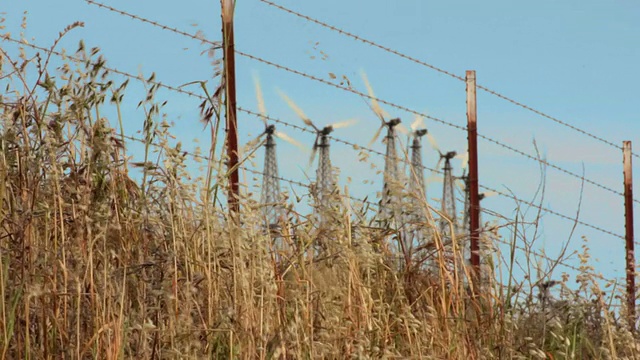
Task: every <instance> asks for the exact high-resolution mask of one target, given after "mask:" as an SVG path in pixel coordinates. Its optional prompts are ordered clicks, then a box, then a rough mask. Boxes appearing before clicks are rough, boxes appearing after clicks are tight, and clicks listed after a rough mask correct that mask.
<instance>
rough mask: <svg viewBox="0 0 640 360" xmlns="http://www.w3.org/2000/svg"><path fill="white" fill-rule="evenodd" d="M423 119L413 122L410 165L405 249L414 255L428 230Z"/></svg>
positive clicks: (425, 132) (425, 130)
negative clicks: (423, 153)
mask: <svg viewBox="0 0 640 360" xmlns="http://www.w3.org/2000/svg"><path fill="white" fill-rule="evenodd" d="M422 125H423V120H422V118H421V117H417V118H416V120H415V121H414V122H413V123H412V124H411V137H412V138H413V139H412V140H411V163H410V167H409V191H410V195H409V202H410V208H409V209H408V213H407V216H406V217H407V221H406V223H407V226H408V229H407V231H406V233H405V234H404V249H405V253H406V254H407V255H409V256H411V255H412V252H413V248H414V247H415V246H416V245H419V244H421V243H424V240H425V232H426V227H427V224H426V219H427V216H426V211H427V209H426V206H425V203H426V191H425V182H424V167H423V164H422V137H424V136H425V135H426V134H427V129H424V128H421V129H418V127H422Z"/></svg>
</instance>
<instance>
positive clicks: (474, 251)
mask: <svg viewBox="0 0 640 360" xmlns="http://www.w3.org/2000/svg"><path fill="white" fill-rule="evenodd" d="M466 75H467V76H466V82H467V132H468V140H469V144H468V149H469V200H470V204H469V205H470V206H469V212H470V214H469V222H470V224H469V225H470V226H469V229H470V232H471V234H470V244H469V245H470V250H471V259H470V260H471V266H472V267H473V271H474V276H475V279H474V280H475V281H476V284H475V286H474V289H478V288H479V286H478V285H479V283H478V282H479V281H480V195H479V191H478V129H477V117H476V116H477V113H476V72H475V70H467V74H466ZM476 291H477V290H476Z"/></svg>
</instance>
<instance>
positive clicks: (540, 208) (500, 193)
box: [3, 36, 625, 239]
mask: <svg viewBox="0 0 640 360" xmlns="http://www.w3.org/2000/svg"><path fill="white" fill-rule="evenodd" d="M3 39H4V40H7V41H12V42H15V43H18V44H21V45H25V46H28V47H31V48H34V49H37V50H41V51H45V52H51V53H52V54H55V55H58V56H61V57H63V58H64V57H66V58H68V59H70V60H72V61H75V62H81V63H82V62H84V61H86V60H82V59H79V58H77V57H74V56H70V55H66V54H62V53H61V52H58V51H55V50H51V49H47V48H44V47H41V46H37V45H34V44H28V43H24V42H22V41H19V40H16V39H13V38H11V37H8V36H5V37H4V38H3ZM102 67H103V68H104V69H105V70H107V71H111V72H113V73H116V74H119V75H122V76H126V77H129V78H132V79H135V80H138V81H146V82H150V83H152V84H155V85H157V86H159V87H164V88H166V89H168V90H170V91H175V92H179V93H183V94H185V95H189V96H193V97H196V98H198V99H201V100H204V99H206V97H204V96H202V95H199V94H196V93H193V92H190V91H187V90H184V89H181V88H178V87H175V86H171V85H167V84H164V83H162V82H160V81H157V80H151V81H149V79H145V78H143V77H142V76H137V75H133V74H130V73H127V72H124V71H121V70H117V69H114V68H110V67H108V66H104V65H103V66H102ZM238 110H240V111H242V112H245V113H247V114H250V115H253V116H257V117H260V116H263V115H261V114H258V113H257V112H254V111H251V110H247V109H244V108H242V107H238ZM266 119H268V120H271V121H274V122H277V123H280V124H285V125H286V126H290V127H292V128H295V129H298V130H301V131H305V132H308V133H312V134H313V133H315V132H313V131H311V130H310V129H307V128H305V127H302V126H298V125H295V124H291V123H288V122H286V121H283V120H280V119H277V118H274V117H270V116H266ZM331 139H332V140H335V141H336V142H339V143H342V144H344V145H348V146H351V147H353V148H358V149H362V150H365V151H368V152H370V153H373V154H377V155H380V156H386V155H385V154H384V153H382V152H379V151H376V150H373V149H370V148H367V147H364V146H360V145H358V144H355V143H352V142H349V141H346V140H342V139H339V138H337V137H335V136H333V137H331ZM401 161H403V162H406V161H407V160H406V159H401ZM422 168H423V169H426V170H431V171H433V172H437V173H442V171H440V170H436V169H431V168H429V167H426V166H424V165H423V166H422ZM479 186H480V188H481V189H484V190H487V191H491V192H495V193H496V194H498V195H500V196H503V197H506V198H509V199H512V200H515V201H516V202H520V203H524V204H527V205H529V206H532V207H535V208H537V209H539V210H541V211H545V212H547V213H549V214H552V215H555V216H558V217H560V218H563V219H565V220H569V221H571V222H576V223H578V224H580V225H583V226H585V227H588V228H591V229H594V230H597V231H599V232H601V233H604V234H607V235H611V236H614V237H617V238H620V239H625V237H624V236H622V235H619V234H616V233H614V232H612V231H609V230H606V229H604V228H601V227H599V226H595V225H592V224H590V223H586V222H584V221H581V220H578V219H576V218H573V217H570V216H567V215H564V214H562V213H559V212H556V211H554V210H551V209H548V208H545V207H543V206H541V205H537V204H535V203H533V202H530V201H527V200H523V199H520V198H518V197H516V196H515V195H511V194H507V193H504V192H502V191H498V190H496V189H493V188H491V187H488V186H485V185H481V184H480V185H479Z"/></svg>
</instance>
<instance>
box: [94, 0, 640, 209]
mask: <svg viewBox="0 0 640 360" xmlns="http://www.w3.org/2000/svg"><path fill="white" fill-rule="evenodd" d="M85 1H86V2H88V3H90V4H94V5H96V6H99V7H102V8H105V9H108V10H110V11H113V12H115V13H118V14H121V15H125V16H128V17H130V18H132V19H134V20H138V21H143V22H145V23H148V24H151V25H153V26H157V27H160V28H161V29H163V30H169V31H172V32H175V33H177V34H180V35H184V36H188V37H190V38H193V39H196V40H202V38H200V37H197V36H196V35H193V34H188V33H185V32H183V31H180V30H178V29H175V28H171V27H169V26H166V25H163V24H160V23H158V22H156V21H153V20H149V19H146V18H143V17H141V16H138V15H135V14H131V13H128V12H126V11H123V10H119V9H115V8H113V7H111V6H108V5H104V4H101V3H98V2H96V1H93V0H85ZM259 1H262V2H264V3H267V4H269V5H272V6H275V7H277V8H280V9H281V10H284V11H287V12H291V13H292V14H294V15H296V16H300V17H303V18H307V20H309V21H312V22H315V23H318V24H319V25H322V26H324V27H328V28H332V29H333V30H335V31H339V32H341V33H344V34H345V35H348V36H351V37H354V38H356V39H358V40H360V41H363V42H365V43H367V44H370V45H373V46H376V47H380V48H382V49H385V51H390V52H392V53H394V54H396V55H398V56H401V57H404V58H407V59H410V60H411V61H417V62H418V63H420V64H422V65H424V66H427V67H430V68H432V69H434V70H437V71H440V72H442V73H444V74H447V75H449V76H452V77H454V78H457V79H459V80H463V81H464V80H465V79H464V78H463V77H461V76H458V75H455V74H453V73H450V72H447V71H445V70H442V69H440V68H437V67H435V66H433V65H430V64H427V63H424V62H421V61H420V60H418V59H414V58H412V57H409V56H407V55H404V54H402V53H399V52H397V51H395V50H392V49H389V48H386V47H384V46H381V45H378V44H375V43H373V42H372V41H369V40H365V39H362V38H360V37H358V36H357V35H354V34H351V33H348V32H346V31H343V30H340V29H338V28H335V27H333V26H331V25H328V24H325V23H323V22H320V21H319V20H315V19H313V18H310V17H307V16H306V15H302V14H299V13H297V12H295V11H293V10H290V9H287V8H285V7H282V6H280V5H277V4H275V3H273V2H270V1H268V0H259ZM206 42H208V43H210V44H217V43H214V42H211V41H206ZM236 53H237V54H238V55H241V56H244V57H247V58H249V59H252V60H255V61H258V62H261V63H264V64H267V65H270V66H273V67H275V68H277V69H280V70H284V71H287V72H291V73H293V74H296V75H299V76H302V77H305V78H308V79H311V80H314V81H317V82H320V83H323V84H325V85H329V86H333V87H335V88H338V89H341V90H344V91H348V92H351V93H354V94H356V95H359V96H362V97H366V98H369V99H371V100H377V101H378V102H380V103H383V104H385V105H388V106H391V107H394V108H396V109H399V110H402V111H406V112H408V113H412V114H414V115H418V116H422V117H424V118H427V119H430V120H432V121H435V122H438V123H441V124H443V125H447V126H450V127H453V128H455V129H458V130H462V131H464V130H466V127H464V126H460V125H456V124H453V123H451V122H449V121H446V120H443V119H439V118H436V117H433V116H430V115H427V114H425V113H422V112H419V111H415V110H412V109H409V108H407V107H405V106H402V105H398V104H395V103H393V102H389V101H386V100H384V99H380V98H376V97H372V96H370V95H369V94H365V93H362V92H360V91H357V90H355V89H353V88H351V87H347V86H342V85H338V84H334V83H332V82H330V81H327V80H324V79H321V78H319V77H316V76H313V75H310V74H307V73H304V72H301V71H298V70H295V69H292V68H289V67H286V66H283V65H280V64H277V63H274V62H271V61H268V60H266V59H263V58H261V57H258V56H254V55H251V54H248V53H245V52H242V51H239V50H236ZM477 87H478V88H480V89H483V90H485V91H488V92H491V93H493V94H495V95H497V96H500V97H503V98H504V99H506V100H509V101H512V102H514V103H517V102H515V101H513V100H511V99H509V98H507V97H505V96H503V95H500V94H498V93H496V92H494V91H492V90H490V89H487V88H485V87H483V86H480V85H477ZM518 104H519V103H518ZM521 106H525V107H526V105H521ZM526 108H528V109H530V110H532V111H534V112H535V111H537V110H534V109H532V108H529V107H526ZM541 114H542V113H541ZM543 115H544V114H543ZM569 126H570V125H569ZM585 133H586V132H585ZM477 135H478V137H479V138H481V139H484V140H487V141H488V142H491V143H493V144H495V145H497V146H500V147H502V148H504V149H507V150H509V151H511V152H514V153H516V154H518V155H520V156H524V157H526V158H528V159H530V160H533V161H537V162H539V163H541V164H543V165H545V166H548V167H550V168H552V169H555V170H557V171H560V172H562V173H564V174H566V175H569V176H571V177H574V178H576V179H579V180H581V181H584V182H585V183H587V184H590V185H593V186H595V187H597V188H600V189H602V190H605V191H607V192H610V193H612V194H615V195H618V196H624V193H622V192H621V191H618V190H615V189H612V188H610V187H608V186H606V185H603V184H601V183H598V182H596V181H594V180H591V179H590V178H587V177H584V176H582V175H579V174H576V173H574V172H572V171H569V170H567V169H564V168H562V167H560V166H557V165H555V164H552V163H550V162H549V161H547V160H543V159H541V158H539V157H537V156H533V155H531V154H528V153H526V152H524V151H522V150H519V149H516V148H515V147H513V146H511V145H507V144H505V143H503V142H501V141H499V140H496V139H493V138H491V137H489V136H486V135H483V134H480V133H478V134H477ZM603 141H606V140H603ZM609 144H611V145H613V146H616V145H615V144H613V143H609ZM616 147H617V148H620V149H621V147H620V146H616ZM634 155H635V154H634ZM633 201H634V202H635V203H638V204H640V200H638V199H633Z"/></svg>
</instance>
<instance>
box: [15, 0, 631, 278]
mask: <svg viewBox="0 0 640 360" xmlns="http://www.w3.org/2000/svg"><path fill="white" fill-rule="evenodd" d="M85 1H86V2H87V3H89V4H92V5H96V6H99V7H101V8H105V9H107V10H109V11H112V12H115V13H117V14H120V15H123V16H127V17H129V18H131V19H133V20H137V21H142V22H144V23H147V24H150V25H152V26H155V27H158V28H160V29H162V30H165V31H170V32H173V33H176V34H179V35H182V36H185V37H189V38H191V39H193V40H197V41H200V42H203V43H205V44H208V45H210V46H212V47H219V46H220V42H215V41H210V40H207V39H206V38H204V37H202V36H198V35H196V34H190V33H188V32H184V31H182V30H179V29H177V28H173V27H169V26H166V25H163V24H160V23H158V22H155V21H152V20H149V19H146V18H144V17H141V16H138V15H134V14H130V13H127V12H125V11H122V10H119V9H116V8H113V7H111V6H108V5H105V4H101V3H98V2H95V1H93V0H85ZM258 1H260V2H263V3H265V4H267V5H269V6H272V7H274V8H277V9H279V10H282V11H286V12H287V13H291V14H293V15H295V16H298V17H300V18H303V19H305V20H307V21H311V22H313V23H316V24H318V25H321V26H323V27H325V28H328V29H330V30H332V31H336V32H338V33H340V34H343V35H346V36H349V37H351V38H353V39H355V40H358V41H361V42H363V43H365V44H368V45H371V46H374V47H377V48H380V49H382V50H384V51H387V52H389V53H392V54H394V55H396V56H399V57H401V58H404V59H406V60H410V61H412V62H414V63H417V64H420V65H422V66H425V67H428V68H431V69H433V70H436V71H438V72H440V73H443V74H445V75H448V76H450V77H453V78H455V79H458V80H462V81H464V77H461V76H458V75H455V74H453V73H450V72H448V71H446V70H443V69H440V68H439V67H436V66H434V65H431V64H428V63H426V62H423V61H421V60H418V59H415V58H412V57H410V56H408V55H405V54H402V53H400V52H398V51H396V50H393V49H391V48H387V47H384V46H382V45H379V44H377V43H375V42H373V41H370V40H366V39H364V38H361V37H359V36H357V35H354V34H352V33H349V32H346V31H344V30H341V29H339V28H337V27H334V26H332V25H329V24H326V23H324V22H321V21H319V20H316V19H313V18H311V17H308V16H306V15H303V14H301V13H297V12H295V11H293V10H290V9H288V8H285V7H283V6H281V5H278V4H276V3H273V2H270V1H268V0H258ZM3 40H5V41H10V42H14V43H17V44H20V45H21V46H28V47H30V48H33V49H35V50H39V51H45V52H49V53H52V54H54V55H58V56H60V57H63V58H65V57H66V58H67V59H70V60H71V61H74V62H84V61H85V60H82V59H79V58H76V57H73V56H70V55H68V54H63V53H62V52H58V51H53V50H51V49H47V48H45V47H41V46H37V45H34V44H30V43H25V42H23V41H20V40H17V39H14V38H11V37H9V36H6V37H4V39H3ZM236 53H237V54H238V55H240V56H243V57H245V58H247V59H250V60H253V61H256V62H260V63H262V64H265V65H268V66H271V67H274V68H276V69H278V70H281V71H285V72H288V73H292V74H295V75H298V76H300V77H303V78H305V79H308V80H311V81H314V82H318V83H322V84H324V85H327V86H331V87H333V88H336V89H339V90H342V91H346V92H349V93H352V94H355V95H358V96H359V97H362V98H367V99H370V100H377V101H378V102H380V103H382V104H385V105H388V106H391V107H393V108H396V109H398V110H401V111H405V112H407V113H411V114H414V115H418V116H422V117H424V118H427V119H430V120H432V121H435V122H438V123H440V124H443V125H446V126H449V127H452V128H455V129H458V130H463V131H464V130H466V127H464V126H460V125H457V124H454V123H451V122H449V121H446V120H444V119H441V118H437V117H433V116H430V115H427V114H424V113H422V112H419V111H415V110H412V109H410V108H407V107H405V106H403V105H400V104H397V103H394V102H391V101H387V100H384V99H380V98H376V97H372V96H370V95H368V94H366V93H363V92H360V91H358V90H356V89H353V88H352V87H348V86H342V85H338V84H334V83H332V82H329V81H326V80H324V79H321V78H319V77H316V76H314V75H311V74H308V73H305V72H302V71H298V70H295V69H293V68H291V67H287V66H284V65H281V64H278V63H275V62H272V61H269V60H266V59H264V58H262V57H259V56H256V55H253V54H250V53H247V52H244V51H239V50H237V51H236ZM105 69H107V70H109V71H110V72H112V73H114V74H118V75H121V76H125V77H127V78H130V79H134V80H138V81H143V82H150V83H153V84H155V85H157V86H160V87H163V88H165V89H167V90H169V91H172V92H176V93H181V94H184V95H187V96H190V97H194V98H198V99H200V100H206V97H205V96H203V95H200V94H197V93H195V92H192V91H188V90H185V89H183V88H181V87H177V86H172V85H167V84H164V83H162V82H160V81H156V80H151V81H150V80H149V79H146V78H144V77H142V76H141V75H133V74H131V73H128V72H125V71H121V70H119V69H116V68H110V67H106V66H105ZM478 88H480V89H482V90H484V91H486V92H488V93H491V94H492V95H495V96H497V97H499V98H501V99H503V100H506V101H509V102H511V103H513V104H515V105H517V106H520V107H522V108H524V109H526V110H528V111H531V112H533V113H536V114H538V115H540V116H542V117H544V118H547V119H549V120H552V121H554V122H556V123H559V124H561V125H563V126H566V127H568V128H570V129H572V130H574V131H577V132H579V133H581V134H582V135H585V136H588V137H590V138H593V139H595V140H597V141H600V142H602V143H605V144H607V145H609V146H613V147H615V148H618V149H620V148H621V147H620V146H618V145H615V144H614V143H613V142H610V141H608V140H606V139H604V138H602V137H599V136H597V135H595V134H592V133H589V132H587V131H586V130H583V129H580V128H577V127H575V126H573V125H571V124H569V123H567V122H564V121H562V120H559V119H556V118H554V117H552V116H550V115H547V114H545V113H543V112H541V111H539V110H536V109H534V108H532V107H530V106H528V105H525V104H523V103H520V102H517V101H515V100H512V99H510V98H508V97H506V96H505V95H502V94H500V93H498V92H495V91H493V90H491V89H488V88H486V87H484V86H481V85H478ZM238 110H239V111H241V112H243V113H245V114H247V115H250V116H251V117H254V118H255V119H256V120H258V118H259V117H260V116H263V115H261V114H259V113H258V112H255V111H253V110H250V109H246V108H244V107H239V108H238ZM266 118H267V119H268V120H270V121H274V122H276V123H279V124H281V125H283V126H287V127H290V128H292V129H295V130H296V131H303V132H307V133H313V131H311V130H309V129H307V128H305V127H302V126H299V125H296V124H292V123H289V122H286V121H284V120H281V119H278V118H275V117H271V116H268V117H266ZM125 137H126V138H127V139H128V140H130V141H133V142H143V143H144V142H145V140H144V139H139V138H135V137H132V136H125ZM479 137H480V138H482V139H484V140H486V141H488V142H490V143H493V144H495V145H497V146H500V147H502V148H504V149H506V150H508V151H510V152H513V153H515V154H518V155H520V156H523V157H525V158H528V159H530V160H533V161H536V162H538V163H540V164H542V165H543V166H547V167H549V168H552V169H555V170H557V171H559V172H561V173H563V174H565V175H568V176H571V177H573V178H575V179H578V180H580V181H583V182H584V183H587V184H590V185H593V186H595V187H597V188H600V189H603V190H605V191H607V192H609V193H612V194H615V195H619V196H624V194H623V193H622V192H620V191H617V190H615V189H612V188H610V187H607V186H606V185H603V184H601V183H598V182H596V181H594V180H591V179H589V178H586V177H584V176H582V175H579V174H576V173H574V172H571V171H570V170H567V169H564V168H562V167H560V166H558V165H555V164H552V163H550V162H548V161H546V160H544V159H541V158H539V157H537V156H534V155H531V154H528V153H526V152H524V151H522V150H519V149H516V148H515V147H513V146H511V145H508V144H506V143H504V142H502V141H500V140H498V139H494V138H492V137H489V136H485V135H481V134H479ZM330 138H331V139H332V140H333V141H335V142H337V143H341V144H342V145H345V146H350V147H352V148H353V149H356V150H364V151H367V152H369V153H371V154H375V155H377V156H382V157H384V156H385V154H384V153H382V152H379V151H376V150H373V149H370V148H368V147H366V146H362V145H359V144H356V143H354V142H350V141H348V140H344V139H342V138H339V137H337V136H335V135H334V136H331V137H330ZM153 145H154V146H155V145H157V144H153ZM185 153H186V154H188V155H189V156H192V157H196V156H197V157H200V158H202V159H203V160H207V159H208V158H207V157H203V156H202V155H197V154H194V153H191V152H185ZM633 156H635V157H639V156H638V155H637V154H635V153H634V154H633ZM402 161H404V162H407V161H408V160H407V159H402ZM423 168H424V170H430V171H432V172H436V173H441V171H440V170H439V169H432V168H429V167H426V166H424V167H423ZM243 169H245V170H247V171H249V172H251V173H253V174H255V175H263V174H262V172H259V171H256V170H253V169H250V168H245V167H243ZM279 180H282V181H285V182H287V183H289V184H292V185H296V186H301V187H308V186H309V185H308V184H305V183H303V182H299V181H296V180H293V179H288V178H284V177H280V178H279ZM481 188H482V189H483V190H486V191H491V192H494V193H496V194H498V195H500V196H502V197H505V198H508V199H511V200H514V201H516V202H517V203H519V204H520V203H521V204H525V205H528V206H531V207H533V208H536V209H538V210H540V211H542V212H544V213H548V214H551V215H553V216H556V217H558V218H561V219H564V220H568V221H570V222H573V223H577V224H579V225H582V226H585V227H588V228H591V229H593V230H596V231H598V232H600V233H603V234H606V235H608V236H611V237H615V238H619V239H624V238H625V237H624V236H623V235H620V234H618V233H616V232H614V231H612V230H609V229H605V228H603V227H600V226H596V225H593V224H590V223H587V222H584V221H581V220H579V219H578V218H576V217H573V216H568V215H565V214H562V213H559V212H556V211H554V210H551V209H549V208H547V207H544V206H542V205H538V204H535V203H534V202H531V201H528V200H524V199H521V198H519V197H517V196H516V195H514V194H511V193H507V192H504V191H499V190H496V189H494V188H491V187H488V186H483V185H481ZM349 199H350V200H351V201H356V202H361V203H367V204H368V205H370V206H377V204H375V203H373V202H371V201H368V200H363V199H358V198H355V197H349ZM633 201H634V202H640V201H639V200H637V199H633ZM485 212H486V213H490V214H491V213H492V214H494V215H496V214H499V213H497V212H492V211H491V210H489V209H487V210H485ZM505 218H507V217H505ZM497 241H498V242H501V243H503V244H505V245H513V246H515V248H517V249H518V250H519V251H524V252H528V253H531V254H534V255H536V256H539V257H540V258H543V259H546V260H548V261H553V260H554V259H551V258H549V257H547V256H546V255H544V254H543V253H539V252H535V251H532V250H531V249H527V248H525V247H522V246H519V245H517V244H510V243H508V242H505V241H503V240H497ZM558 264H559V265H560V266H564V267H566V268H569V269H571V270H574V271H581V270H582V269H580V268H578V267H575V266H572V265H569V264H566V263H564V262H559V263H558ZM598 278H599V279H600V280H603V281H613V279H607V278H604V277H602V276H601V275H598Z"/></svg>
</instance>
